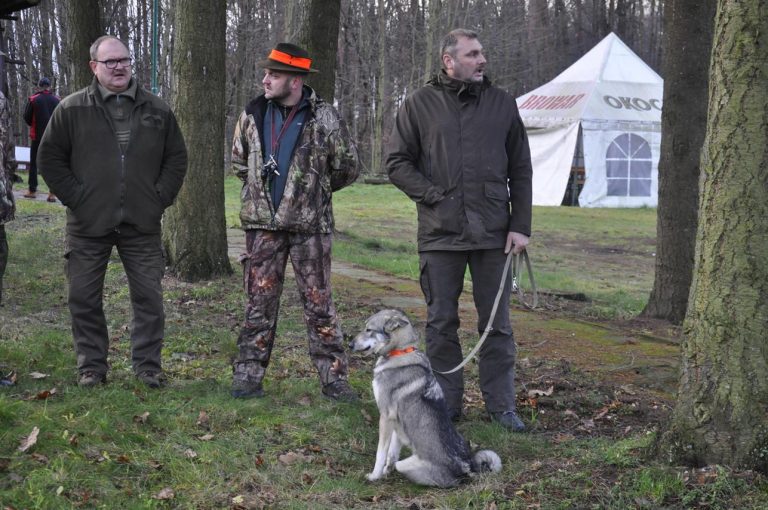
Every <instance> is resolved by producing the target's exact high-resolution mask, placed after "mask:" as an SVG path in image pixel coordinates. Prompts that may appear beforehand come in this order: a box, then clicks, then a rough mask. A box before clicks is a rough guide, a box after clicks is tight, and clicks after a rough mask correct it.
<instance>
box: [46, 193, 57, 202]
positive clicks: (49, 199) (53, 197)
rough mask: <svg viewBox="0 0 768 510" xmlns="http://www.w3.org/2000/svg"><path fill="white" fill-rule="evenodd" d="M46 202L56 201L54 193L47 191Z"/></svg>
mask: <svg viewBox="0 0 768 510" xmlns="http://www.w3.org/2000/svg"><path fill="white" fill-rule="evenodd" d="M46 200H47V201H48V202H55V201H56V195H54V194H53V193H48V198H46Z"/></svg>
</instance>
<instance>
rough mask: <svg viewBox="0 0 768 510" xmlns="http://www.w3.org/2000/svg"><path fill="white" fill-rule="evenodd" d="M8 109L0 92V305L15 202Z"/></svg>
mask: <svg viewBox="0 0 768 510" xmlns="http://www.w3.org/2000/svg"><path fill="white" fill-rule="evenodd" d="M10 120H11V116H10V111H9V109H8V101H7V100H6V99H5V96H4V95H3V93H2V92H0V158H1V160H0V305H2V304H3V275H4V274H5V266H6V264H7V263H8V241H7V239H6V237H5V224H6V223H8V222H9V221H11V220H12V219H13V216H14V214H15V212H16V203H15V202H14V200H13V189H12V188H13V178H14V176H15V174H16V156H15V154H14V147H13V142H12V141H11V139H10V134H9V132H10Z"/></svg>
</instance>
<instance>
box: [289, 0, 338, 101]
mask: <svg viewBox="0 0 768 510" xmlns="http://www.w3.org/2000/svg"><path fill="white" fill-rule="evenodd" d="M306 14H307V15H306V16H304V18H303V20H304V21H303V26H302V30H301V36H300V39H299V40H300V42H299V44H300V45H301V46H303V47H304V48H305V49H306V50H307V51H308V52H309V56H310V57H311V58H312V67H313V68H314V69H317V70H319V71H320V72H319V73H316V74H310V75H309V78H308V80H307V83H308V84H309V85H310V86H311V87H312V88H314V89H315V91H316V92H317V95H318V96H320V97H322V98H323V99H325V100H326V101H328V102H329V103H331V104H333V97H334V91H335V89H336V54H337V52H338V48H339V19H340V17H341V0H311V1H310V2H309V6H308V8H307V13H306Z"/></svg>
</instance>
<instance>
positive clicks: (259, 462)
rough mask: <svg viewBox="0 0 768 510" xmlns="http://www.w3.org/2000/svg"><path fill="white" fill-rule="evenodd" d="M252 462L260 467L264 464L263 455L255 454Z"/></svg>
mask: <svg viewBox="0 0 768 510" xmlns="http://www.w3.org/2000/svg"><path fill="white" fill-rule="evenodd" d="M253 463H254V464H255V465H256V467H261V466H263V465H264V457H262V456H261V455H257V456H256V458H255V459H253Z"/></svg>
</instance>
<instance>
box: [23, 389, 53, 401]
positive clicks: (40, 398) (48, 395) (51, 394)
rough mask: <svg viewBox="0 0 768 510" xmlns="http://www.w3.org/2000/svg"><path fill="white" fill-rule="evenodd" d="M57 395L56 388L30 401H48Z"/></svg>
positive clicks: (43, 392) (41, 393)
mask: <svg viewBox="0 0 768 510" xmlns="http://www.w3.org/2000/svg"><path fill="white" fill-rule="evenodd" d="M55 394H56V388H51V389H50V390H43V391H41V392H40V393H38V394H37V395H35V396H34V397H32V398H31V399H29V400H47V399H48V398H50V397H52V396H54V395H55Z"/></svg>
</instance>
